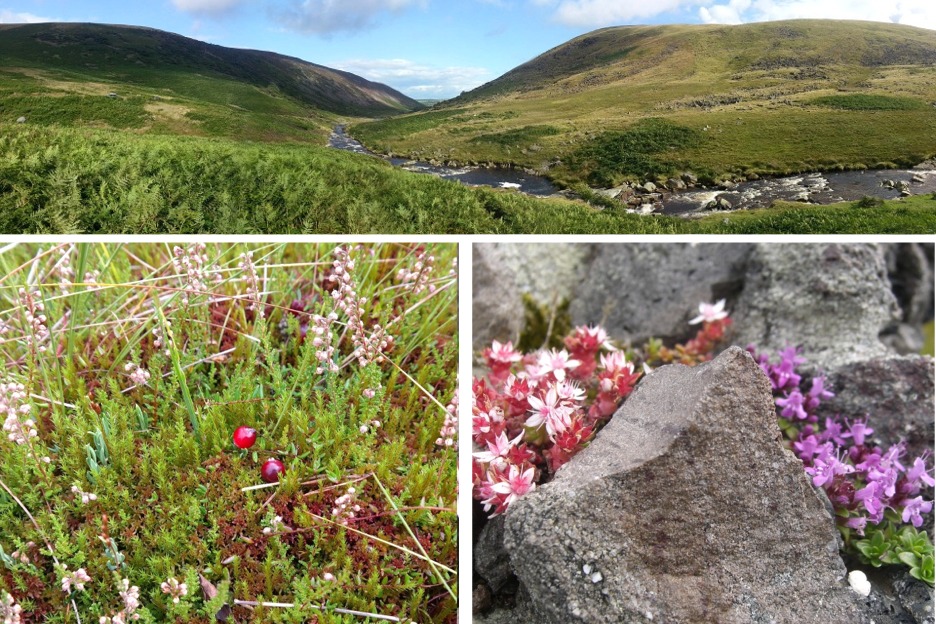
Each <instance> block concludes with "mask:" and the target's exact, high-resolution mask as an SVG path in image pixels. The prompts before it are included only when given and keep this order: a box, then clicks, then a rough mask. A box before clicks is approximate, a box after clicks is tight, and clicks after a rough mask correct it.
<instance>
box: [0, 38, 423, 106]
mask: <svg viewBox="0 0 936 624" xmlns="http://www.w3.org/2000/svg"><path fill="white" fill-rule="evenodd" d="M0 34H2V35H3V36H2V37H0V61H2V64H3V66H5V67H8V66H23V67H30V68H39V69H46V70H49V69H51V70H60V71H68V72H74V73H78V74H82V75H86V76H92V77H93V76H104V77H109V78H115V77H116V78H123V79H127V80H129V81H130V82H135V83H139V84H146V85H148V86H153V85H157V84H159V82H160V78H169V76H167V75H164V76H162V77H160V76H159V75H158V74H159V72H164V73H165V72H166V71H167V70H170V71H182V72H205V73H210V74H214V75H215V76H216V77H224V78H228V79H234V80H239V81H242V82H245V83H248V84H251V85H253V86H255V87H257V88H259V89H272V90H275V91H279V92H281V93H283V94H286V95H288V96H290V97H292V98H294V99H296V100H297V101H299V102H302V103H303V104H306V105H310V106H314V107H315V108H318V109H320V110H322V111H326V112H329V113H334V114H339V115H354V116H367V117H380V116H387V115H391V114H396V113H400V112H408V111H413V110H419V109H421V108H423V106H422V105H421V104H420V103H419V102H417V101H416V100H414V99H412V98H410V97H408V96H406V95H404V94H403V93H400V92H399V91H396V90H395V89H392V88H391V87H388V86H387V85H383V84H380V83H377V82H372V81H370V80H367V79H365V78H362V77H360V76H357V75H355V74H352V73H350V72H346V71H342V70H338V69H333V68H330V67H326V66H324V65H319V64H316V63H312V62H309V61H305V60H302V59H299V58H296V57H292V56H286V55H282V54H278V53H276V52H269V51H263V50H251V49H241V48H229V47H225V46H220V45H217V44H212V43H207V42H204V41H199V40H197V39H191V38H189V37H185V36H183V35H179V34H176V33H171V32H168V31H164V30H159V29H156V28H151V27H148V26H134V25H111V24H94V23H75V22H47V23H41V24H0ZM73 46H77V47H76V49H77V50H78V53H77V54H74V55H66V54H61V51H62V50H64V49H67V48H70V47H73ZM153 72H156V75H153Z"/></svg>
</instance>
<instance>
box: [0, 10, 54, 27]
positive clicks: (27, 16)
mask: <svg viewBox="0 0 936 624" xmlns="http://www.w3.org/2000/svg"><path fill="white" fill-rule="evenodd" d="M54 21H56V20H54V19H52V18H51V17H40V16H38V15H33V14H32V13H16V12H14V11H10V10H8V9H0V24H39V23H42V22H54Z"/></svg>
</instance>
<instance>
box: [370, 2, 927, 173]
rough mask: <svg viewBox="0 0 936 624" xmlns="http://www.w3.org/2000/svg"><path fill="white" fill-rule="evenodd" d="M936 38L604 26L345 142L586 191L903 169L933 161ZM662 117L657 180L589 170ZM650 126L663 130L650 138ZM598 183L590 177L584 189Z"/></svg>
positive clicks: (870, 31)
mask: <svg viewBox="0 0 936 624" xmlns="http://www.w3.org/2000/svg"><path fill="white" fill-rule="evenodd" d="M934 105H936V32H934V31H931V30H925V29H920V28H913V27H908V26H900V25H892V24H880V23H870V22H848V21H830V20H796V21H786V22H770V23H761V24H746V25H740V26H717V25H704V26H703V25H700V26H628V27H618V28H606V29H603V30H599V31H595V32H593V33H590V34H587V35H584V36H582V37H578V38H576V39H573V40H572V41H570V42H568V43H566V44H563V45H561V46H558V47H557V48H554V49H553V50H550V51H548V52H546V53H544V54H542V55H540V56H539V57H537V58H535V59H533V60H531V61H530V62H528V63H525V64H524V65H521V66H520V67H517V68H516V69H514V70H512V71H510V72H508V73H507V74H505V75H503V76H501V77H500V78H498V79H496V80H494V81H492V82H490V83H488V84H486V85H484V86H482V87H479V88H478V89H475V90H474V91H471V92H469V93H466V94H464V95H462V96H461V97H459V98H456V99H455V100H450V101H448V102H445V103H444V104H442V105H441V107H438V106H437V107H436V108H435V109H433V110H432V111H428V112H422V113H416V114H414V115H406V116H403V117H399V118H394V119H390V120H385V121H378V122H372V123H362V124H358V125H356V126H354V127H353V128H352V131H353V133H354V134H355V136H356V137H358V138H360V139H362V140H363V141H364V142H365V143H366V144H368V145H369V146H371V147H373V148H376V149H378V150H383V151H392V152H394V153H397V154H406V155H409V156H413V157H423V158H436V159H439V160H454V161H457V162H489V161H492V162H501V163H514V164H518V165H523V166H525V167H531V168H535V169H539V170H542V171H545V172H548V174H549V175H550V176H551V177H553V178H554V179H557V180H559V181H566V182H574V181H582V180H585V181H591V182H592V183H594V184H597V185H606V184H613V183H616V182H619V181H620V180H622V179H625V178H640V177H642V176H648V177H654V176H659V177H665V176H666V175H667V174H671V173H675V172H677V171H680V170H685V169H689V170H692V171H694V172H695V173H696V174H698V175H699V176H700V177H702V178H703V179H706V178H708V179H715V178H718V177H721V176H726V175H727V176H732V177H741V176H746V175H752V174H758V175H763V174H775V173H787V172H797V171H806V170H815V169H834V168H843V167H854V166H868V167H873V166H876V165H881V164H883V165H887V164H891V165H893V164H909V163H915V162H919V161H921V160H923V159H924V158H926V157H928V156H931V155H933V154H934V153H936V138H934V137H936V108H934ZM647 119H661V120H663V121H664V122H667V123H668V124H669V125H670V126H671V127H672V128H676V131H677V132H678V133H681V134H684V135H686V136H691V137H692V139H693V140H692V141H691V142H690V143H689V144H685V143H682V142H679V143H677V144H674V145H672V146H668V145H667V144H666V143H663V144H660V145H658V146H657V147H658V148H659V149H658V150H657V152H655V154H656V159H657V160H658V161H659V162H660V164H661V166H660V167H657V168H655V169H654V170H653V171H652V172H649V173H648V172H647V171H645V170H642V169H641V168H640V167H636V168H635V167H630V166H628V165H627V163H619V164H620V166H617V168H614V167H612V168H610V169H607V168H605V169H603V168H602V167H601V166H599V162H600V161H604V160H610V161H615V160H618V161H620V160H621V159H616V158H615V155H614V154H610V155H609V158H600V157H599V158H590V157H594V156H596V155H598V156H600V154H598V153H597V152H600V151H602V150H604V149H606V148H607V146H609V145H612V144H614V142H615V139H616V138H617V136H616V135H617V134H620V133H625V132H628V131H630V130H632V129H633V128H635V127H639V126H637V124H639V123H641V122H644V121H646V120H647ZM658 125H659V124H658ZM593 174H594V175H593Z"/></svg>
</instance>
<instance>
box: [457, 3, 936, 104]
mask: <svg viewBox="0 0 936 624" xmlns="http://www.w3.org/2000/svg"><path fill="white" fill-rule="evenodd" d="M934 64H936V32H934V31H932V30H926V29H923V28H914V27H911V26H903V25H897V24H883V23H878V22H857V21H833V20H788V21H780V22H763V23H756V24H743V25H736V26H722V25H693V26H680V25H669V26H619V27H613V28H604V29H601V30H596V31H594V32H591V33H588V34H586V35H582V36H581V37H577V38H575V39H572V40H571V41H569V42H567V43H564V44H562V45H560V46H557V47H555V48H553V49H552V50H549V51H548V52H545V53H543V54H541V55H539V56H537V57H536V58H534V59H533V60H531V61H529V62H527V63H524V64H523V65H520V66H519V67H516V68H515V69H512V70H510V71H509V72H507V73H506V74H504V75H503V76H501V77H499V78H497V79H495V80H493V81H491V82H489V83H487V84H484V85H482V86H480V87H478V88H476V89H474V90H472V91H469V92H467V93H465V94H463V95H461V96H460V97H458V98H455V99H453V100H451V101H450V103H451V104H452V105H459V104H464V103H466V102H471V101H475V100H478V99H483V98H486V97H491V96H498V95H510V94H517V93H525V92H531V91H544V92H546V93H554V92H568V91H578V90H581V89H589V88H592V89H593V88H598V87H601V86H605V85H610V84H621V85H623V84H632V85H636V84H647V83H656V84H660V83H664V82H675V81H682V80H690V79H692V78H693V77H705V78H716V79H719V80H722V79H724V80H730V81H733V82H742V81H744V80H746V79H748V80H755V79H760V80H769V79H773V80H821V79H825V80H829V81H830V84H832V85H834V84H835V82H836V81H840V82H839V84H841V81H843V80H844V81H846V82H847V77H848V74H849V73H850V72H857V73H859V74H860V73H863V72H862V70H864V71H865V72H869V71H879V70H881V69H882V68H885V67H892V66H907V65H920V66H926V65H930V66H932V65H934ZM842 86H844V84H843V85H842Z"/></svg>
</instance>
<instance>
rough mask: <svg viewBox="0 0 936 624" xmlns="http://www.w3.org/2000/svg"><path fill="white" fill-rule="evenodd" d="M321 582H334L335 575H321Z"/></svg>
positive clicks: (328, 573) (329, 573)
mask: <svg viewBox="0 0 936 624" xmlns="http://www.w3.org/2000/svg"><path fill="white" fill-rule="evenodd" d="M322 580H323V581H328V582H329V583H331V582H332V581H334V580H335V575H334V574H332V573H331V572H326V573H325V574H323V575H322Z"/></svg>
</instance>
